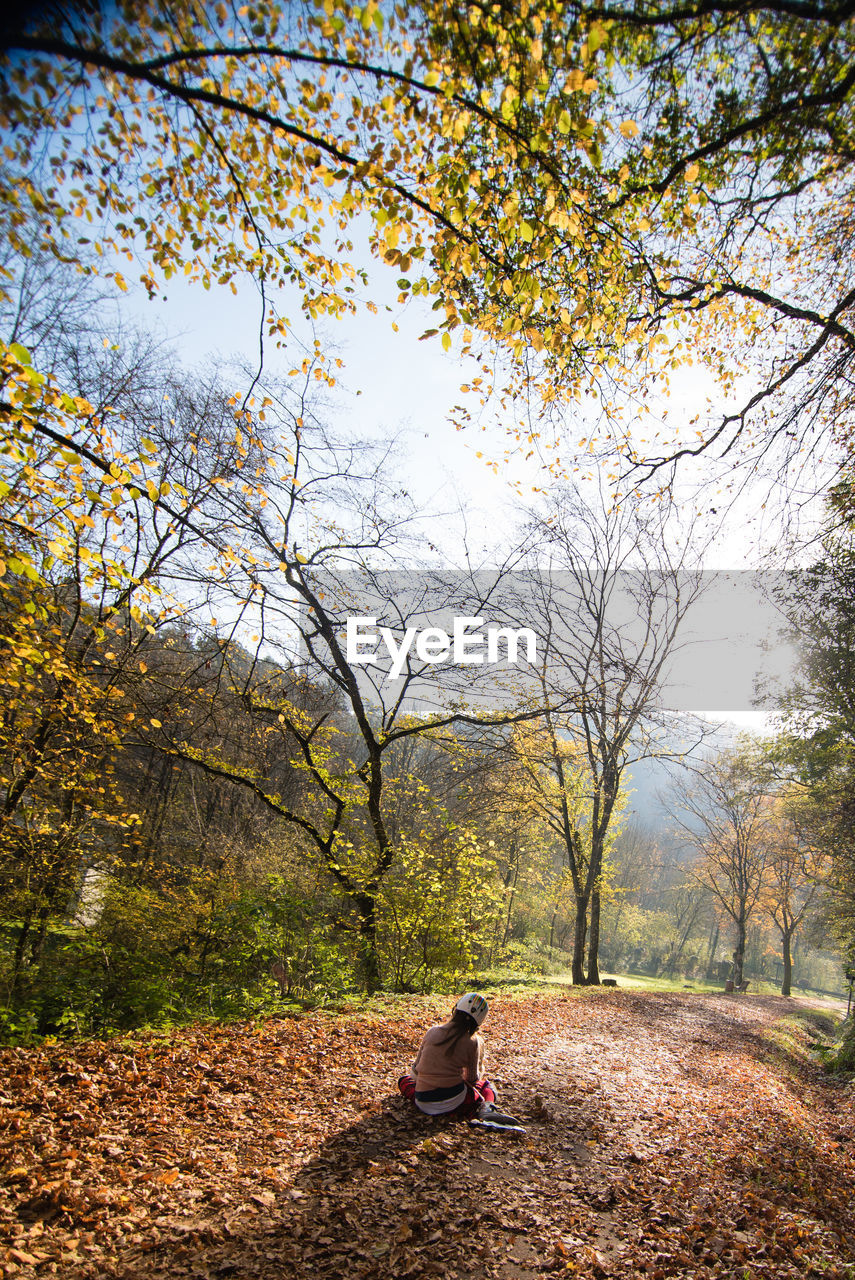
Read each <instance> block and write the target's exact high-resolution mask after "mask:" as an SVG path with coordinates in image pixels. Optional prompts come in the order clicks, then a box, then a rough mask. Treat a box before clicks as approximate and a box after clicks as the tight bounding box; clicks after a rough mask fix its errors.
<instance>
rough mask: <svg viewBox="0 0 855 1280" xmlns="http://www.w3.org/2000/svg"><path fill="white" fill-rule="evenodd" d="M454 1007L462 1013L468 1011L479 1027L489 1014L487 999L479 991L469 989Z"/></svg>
mask: <svg viewBox="0 0 855 1280" xmlns="http://www.w3.org/2000/svg"><path fill="white" fill-rule="evenodd" d="M454 1008H455V1009H459V1010H460V1012H461V1013H468V1014H469V1016H470V1018H474V1019H475V1021H476V1023H477V1024H478V1026H479V1027H480V1025H481V1023H482V1022H483V1021H484V1019H485V1018H486V1016H487V1001H486V1000H485V999H484V997H483V996H479V994H478V992H477V991H468V992H467V993H466V995H465V996H461V997H460V999H459V1000H458V1001H457V1004H456V1005H455V1006H454Z"/></svg>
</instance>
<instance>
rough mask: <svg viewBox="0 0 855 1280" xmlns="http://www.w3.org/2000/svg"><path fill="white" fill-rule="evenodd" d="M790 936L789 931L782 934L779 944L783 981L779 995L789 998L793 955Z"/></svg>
mask: <svg viewBox="0 0 855 1280" xmlns="http://www.w3.org/2000/svg"><path fill="white" fill-rule="evenodd" d="M790 938H791V934H790V933H789V931H785V932H782V934H781V942H782V944H783V948H784V979H783V982H782V983H781V995H782V996H791V995H792V994H793V990H792V987H793V953H792V948H791V947H790Z"/></svg>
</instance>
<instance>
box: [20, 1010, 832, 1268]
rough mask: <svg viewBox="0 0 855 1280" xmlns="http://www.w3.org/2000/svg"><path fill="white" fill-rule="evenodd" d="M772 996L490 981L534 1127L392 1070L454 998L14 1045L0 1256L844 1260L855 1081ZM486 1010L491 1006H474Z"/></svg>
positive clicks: (498, 1075)
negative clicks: (424, 1104) (568, 990)
mask: <svg viewBox="0 0 855 1280" xmlns="http://www.w3.org/2000/svg"><path fill="white" fill-rule="evenodd" d="M792 1011H793V1005H792V1003H790V1002H787V1001H784V1000H780V999H772V998H761V997H751V996H747V997H742V998H735V997H733V996H721V997H718V996H700V995H685V996H683V995H661V994H636V993H627V992H623V991H610V992H605V991H595V992H594V991H592V992H587V993H585V994H584V996H583V997H582V998H577V997H575V996H574V997H568V998H557V999H556V998H545V997H538V998H529V999H523V1000H517V999H510V998H507V999H502V998H501V997H497V998H496V1000H495V1001H494V1003H493V1007H492V1009H491V1013H490V1017H489V1019H488V1027H489V1037H488V1053H489V1066H490V1074H491V1076H492V1078H493V1079H495V1080H496V1081H497V1082H498V1086H499V1090H500V1100H501V1101H502V1103H503V1104H504V1105H505V1106H506V1107H507V1108H508V1109H509V1110H511V1111H513V1112H515V1113H516V1114H518V1115H520V1116H522V1117H524V1118H525V1119H526V1122H527V1124H528V1133H527V1135H526V1137H524V1138H521V1137H512V1136H510V1135H507V1134H496V1133H485V1132H479V1131H477V1130H473V1129H470V1128H468V1127H467V1126H465V1125H461V1124H455V1123H453V1122H450V1121H448V1120H439V1121H436V1120H430V1119H428V1118H426V1117H423V1116H420V1115H418V1114H417V1113H416V1112H415V1111H414V1110H412V1109H410V1107H409V1106H408V1104H406V1103H405V1102H404V1101H403V1099H401V1098H399V1097H398V1096H397V1095H396V1093H395V1081H396V1078H397V1075H398V1073H399V1070H402V1069H404V1068H405V1067H406V1065H407V1063H408V1062H409V1061H410V1060H411V1056H412V1051H413V1049H414V1048H415V1046H416V1044H417V1043H418V1040H419V1038H420V1035H421V1033H422V1032H423V1031H424V1029H425V1027H426V1026H428V1025H429V1024H430V1023H431V1022H433V1021H436V1020H437V1019H436V1016H435V1015H436V1014H439V1013H443V1014H444V1013H445V1012H446V1010H445V1005H444V1004H436V1003H434V1004H431V1003H430V1002H426V1001H413V1003H412V1007H411V1010H410V1016H409V1017H407V1018H404V1017H403V1016H402V1015H401V1014H400V1013H397V1014H396V1015H395V1016H394V1017H389V1018H380V1019H378V1018H368V1017H362V1018H356V1019H355V1018H347V1019H343V1018H339V1019H335V1018H332V1017H321V1016H317V1017H315V1016H312V1017H307V1018H304V1019H301V1020H291V1019H289V1020H286V1021H274V1022H269V1023H267V1024H265V1025H264V1026H261V1027H253V1028H246V1027H243V1028H236V1027H228V1028H201V1029H197V1030H194V1031H190V1032H181V1033H176V1034H175V1035H174V1036H173V1037H171V1039H169V1040H168V1041H164V1040H157V1041H148V1042H143V1043H141V1044H140V1043H138V1044H134V1045H132V1044H130V1043H128V1042H123V1041H116V1042H113V1043H109V1044H98V1043H88V1044H83V1045H79V1046H74V1047H67V1046H53V1047H49V1048H48V1047H46V1048H43V1049H38V1050H4V1051H2V1054H0V1072H2V1076H0V1084H2V1094H0V1142H2V1147H0V1160H2V1167H3V1169H4V1175H5V1176H4V1178H3V1183H4V1188H3V1191H2V1197H1V1198H0V1215H2V1218H0V1231H2V1237H3V1246H2V1251H0V1265H2V1266H3V1268H4V1270H5V1273H6V1274H7V1275H16V1276H23V1277H29V1276H34V1275H39V1276H42V1275H48V1274H54V1275H59V1276H64V1277H122V1278H123V1280H138V1278H142V1277H147V1278H148V1277H153V1278H154V1280H159V1278H160V1277H166V1276H170V1277H189V1276H198V1277H208V1276H216V1277H230V1276H234V1277H236V1278H238V1280H240V1278H241V1277H246V1280H254V1278H256V1277H259V1278H260V1277H264V1280H274V1278H275V1280H284V1278H288V1280H290V1278H291V1277H296V1278H298V1280H302V1278H303V1277H305V1278H306V1280H308V1277H313V1278H314V1277H330V1278H332V1277H335V1278H336V1280H339V1277H347V1278H348V1280H357V1278H359V1277H366V1278H367V1277H378V1278H379V1277H393V1276H394V1277H406V1276H413V1277H420V1276H442V1277H445V1280H456V1278H457V1277H461V1278H462V1277H467V1278H468V1277H484V1278H485V1280H486V1277H495V1278H496V1280H528V1278H530V1277H535V1276H539V1275H543V1274H544V1273H550V1272H552V1273H556V1274H560V1273H564V1274H569V1275H580V1276H591V1277H598V1276H608V1275H614V1276H622V1277H623V1276H627V1277H629V1276H636V1275H637V1276H648V1277H652V1278H654V1280H655V1278H657V1277H670V1276H713V1275H714V1276H734V1277H739V1278H740V1280H745V1278H746V1277H762V1276H769V1277H789V1276H805V1275H807V1276H814V1275H816V1276H820V1275H821V1276H824V1277H828V1278H831V1280H834V1278H837V1277H850V1278H851V1277H855V1209H853V1189H855V1115H853V1104H855V1090H853V1087H852V1085H846V1084H845V1083H841V1082H835V1081H833V1080H831V1079H829V1078H828V1077H826V1076H824V1075H823V1074H822V1072H821V1071H820V1070H819V1068H818V1067H816V1066H814V1065H812V1062H811V1059H810V1057H809V1055H808V1053H807V1047H808V1044H809V1040H810V1037H811V1035H812V1034H814V1033H812V1032H811V1030H810V1024H809V1023H807V1024H804V1023H803V1024H801V1030H799V1029H796V1030H793V1025H794V1024H793V1023H792V1022H782V1021H781V1019H783V1018H785V1017H786V1016H787V1015H790V1014H791V1013H792ZM485 1030H487V1027H485Z"/></svg>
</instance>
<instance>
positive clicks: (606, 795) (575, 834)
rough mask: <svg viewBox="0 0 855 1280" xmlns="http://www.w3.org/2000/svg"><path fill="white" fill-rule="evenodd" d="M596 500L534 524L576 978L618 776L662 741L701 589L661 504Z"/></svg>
mask: <svg viewBox="0 0 855 1280" xmlns="http://www.w3.org/2000/svg"><path fill="white" fill-rule="evenodd" d="M594 503H595V504H596V505H594V504H592V505H591V506H590V507H588V506H586V505H585V504H584V503H583V501H582V500H581V499H579V498H578V497H576V496H574V495H572V494H569V493H564V494H563V495H560V496H559V497H558V498H557V500H555V501H554V505H553V506H552V509H551V510H549V511H548V512H547V514H545V515H543V516H542V517H540V518H539V519H537V520H536V521H535V522H534V523H533V525H532V530H531V536H532V543H533V545H534V547H535V552H536V555H537V558H538V564H537V569H536V571H535V574H534V576H533V579H532V581H533V590H532V596H533V600H532V604H533V607H534V609H535V617H536V618H537V623H536V625H537V627H538V628H539V630H540V635H541V638H542V642H543V658H542V667H541V672H540V678H541V685H542V691H543V694H544V697H543V701H544V703H545V705H546V707H547V711H546V717H545V723H546V726H547V733H548V735H549V741H550V744H551V763H550V767H551V769H552V770H553V771H554V773H555V777H556V779H557V782H558V785H559V790H558V795H559V797H560V798H561V799H560V815H561V818H560V832H561V836H562V839H563V842H564V848H565V850H566V859H567V865H568V867H569V870H570V875H571V878H572V881H573V891H574V895H575V900H576V925H575V935H574V945H573V981H574V982H576V983H581V982H584V981H587V982H590V983H598V982H599V969H598V954H599V931H600V893H601V886H602V880H603V875H604V858H605V854H606V850H607V847H608V842H609V841H610V839H613V837H614V832H613V830H612V824H613V822H614V821H615V820H616V819H617V817H618V815H619V812H620V808H621V806H620V803H619V796H620V789H621V780H622V778H623V775H624V771H625V769H626V767H627V765H628V764H630V763H631V762H632V761H633V760H634V759H642V758H644V757H645V756H648V755H652V754H660V753H663V752H664V751H665V750H666V748H665V747H664V746H663V744H662V741H661V734H660V732H659V730H660V729H661V727H662V725H663V723H667V721H668V717H667V714H663V712H662V711H661V709H660V707H659V705H658V694H659V687H660V683H661V681H662V679H663V677H664V673H665V670H666V664H667V662H668V660H669V658H670V657H671V656H672V655H673V653H674V650H675V645H676V643H677V636H678V632H679V628H680V624H681V622H682V620H683V618H684V616H685V613H686V611H687V610H688V608H689V607H690V605H691V603H692V601H693V599H694V598H695V597H696V595H697V593H698V591H699V590H700V578H699V577H698V575H697V574H695V573H693V572H690V571H688V570H687V569H686V568H685V567H684V564H683V562H682V556H681V555H680V553H679V552H677V551H673V552H672V550H671V549H670V547H669V542H668V538H669V530H668V519H669V514H670V513H669V512H668V511H667V510H666V509H660V510H659V511H657V512H649V513H648V512H644V511H643V510H642V509H638V508H629V507H620V506H610V505H609V502H608V500H607V498H606V497H605V495H604V494H603V493H602V492H601V493H600V494H599V495H598V497H597V498H595V499H594ZM645 561H646V563H645ZM559 691H561V692H563V693H564V694H565V695H567V694H569V696H570V699H571V701H570V707H571V709H570V711H569V713H562V712H558V713H556V712H555V710H554V708H555V704H556V700H557V694H558V692H559ZM570 744H572V746H570ZM568 750H570V751H571V752H572V757H573V758H574V759H575V760H580V759H581V761H583V762H584V773H583V774H582V775H581V776H582V777H583V779H584V781H583V782H582V784H581V785H582V788H583V794H584V796H585V804H584V812H585V826H586V831H585V835H584V852H583V844H582V835H581V832H580V826H579V815H578V813H571V811H570V808H569V807H568V805H567V802H566V796H567V794H568V787H567V780H566V778H565V768H566V764H565V761H566V756H567V752H568ZM576 785H578V784H576ZM589 912H590V915H589ZM586 944H587V974H585V967H584V966H585V948H586Z"/></svg>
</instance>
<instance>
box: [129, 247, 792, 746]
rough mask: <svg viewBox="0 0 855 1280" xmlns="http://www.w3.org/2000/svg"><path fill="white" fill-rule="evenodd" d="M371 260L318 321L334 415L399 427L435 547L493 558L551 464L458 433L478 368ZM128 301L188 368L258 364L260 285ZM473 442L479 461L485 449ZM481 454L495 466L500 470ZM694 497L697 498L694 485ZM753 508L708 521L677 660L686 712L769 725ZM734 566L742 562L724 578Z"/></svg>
mask: <svg viewBox="0 0 855 1280" xmlns="http://www.w3.org/2000/svg"><path fill="white" fill-rule="evenodd" d="M371 269H372V293H371V296H372V298H374V299H376V300H377V302H378V303H379V310H378V313H377V314H372V313H371V312H370V311H368V310H366V309H365V308H360V310H359V312H358V314H357V315H356V316H354V317H347V318H345V319H344V320H338V321H336V320H328V321H326V322H325V325H324V327H323V329H321V330H320V331H319V336H321V337H322V340H323V344H324V348H325V349H326V350H330V349H333V350H335V353H336V354H337V355H338V356H339V357H340V358H341V359H342V360H343V361H344V363H345V368H344V370H343V371H342V372H341V374H340V381H339V385H338V387H337V388H336V391H335V393H334V395H333V402H332V408H331V414H332V416H333V418H334V419H337V421H336V422H335V425H337V426H339V427H344V428H345V429H346V430H347V431H348V432H349V433H352V434H354V435H356V436H358V437H359V438H362V439H366V440H372V439H374V440H376V439H380V438H384V437H388V436H390V435H395V436H398V438H399V444H398V450H397V464H398V467H399V470H400V475H401V479H402V480H403V482H404V483H405V485H406V486H407V488H408V489H409V491H410V493H411V495H412V497H413V500H414V503H415V506H416V508H417V509H418V510H419V511H422V512H433V513H434V521H433V526H434V527H435V528H436V529H437V531H438V533H437V542H438V544H439V546H440V549H442V547H443V537H444V538H445V548H446V551H447V554H448V557H449V561H450V562H454V560H455V557H459V554H460V548H461V544H462V541H463V540H465V541H466V544H467V547H468V550H469V552H470V554H471V555H472V557H473V559H474V560H475V561H476V562H477V561H482V562H489V561H490V556H491V553H492V552H493V551H494V550H495V549H498V550H499V551H500V550H501V548H502V547H503V546H507V545H509V540H510V539H511V538H512V536H513V533H514V529H515V526H516V524H517V522H518V520H519V508H520V503H521V502H522V503H523V504H526V503H534V502H536V501H537V497H536V494H535V492H534V490H535V489H536V488H537V487H539V486H542V485H543V483H544V472H543V471H542V469H541V467H540V465H539V463H538V461H537V459H533V460H531V461H529V462H527V463H526V462H525V461H523V460H522V459H520V458H519V457H513V458H511V459H510V460H508V461H506V460H504V459H503V453H504V450H505V448H506V447H507V446H506V441H505V439H504V436H503V433H502V432H501V430H500V428H498V427H494V428H493V430H492V431H491V432H489V433H482V432H481V431H479V430H478V429H477V428H469V429H467V430H466V431H463V432H461V431H458V430H456V429H455V427H454V426H453V425H452V423H451V422H450V420H449V411H450V409H451V407H452V406H453V405H454V404H457V403H460V402H461V401H462V400H464V399H465V397H464V396H462V395H461V384H462V383H463V382H464V381H465V380H466V379H467V377H471V366H470V365H469V364H467V363H466V362H464V361H462V360H461V359H460V358H459V357H458V356H457V355H456V354H455V353H454V352H453V351H452V352H448V353H447V352H445V351H443V350H442V348H441V346H440V344H439V342H438V341H437V340H426V341H420V340H419V339H420V335H421V334H422V333H423V332H424V330H425V329H426V328H428V327H432V316H431V313H430V311H429V309H428V308H427V306H426V305H425V304H423V303H421V302H419V301H418V300H414V301H411V302H410V303H409V304H408V306H407V308H405V309H404V308H401V307H400V306H399V305H398V304H397V301H396V292H397V291H396V290H395V288H394V280H393V277H392V275H391V273H389V272H388V270H386V269H385V268H383V267H382V266H380V264H371ZM375 285H376V287H374V286H375ZM384 295H385V296H384ZM278 302H279V306H280V309H281V310H284V311H285V312H286V314H289V315H291V317H292V318H296V317H297V311H298V308H297V303H296V299H295V300H294V306H293V307H292V308H291V309H290V311H289V309H288V307H287V306H283V305H282V300H278ZM387 308H388V309H387ZM131 310H132V312H133V314H134V316H135V318H136V319H137V320H138V321H139V322H140V324H141V325H143V326H145V327H148V328H150V327H152V326H154V327H155V328H156V329H158V330H160V331H161V332H162V333H163V334H164V335H166V336H168V337H169V338H170V339H171V340H172V341H174V344H175V346H176V349H177V350H178V352H179V353H180V356H181V358H182V361H183V362H184V363H185V364H186V365H187V366H190V367H192V366H193V365H195V364H202V363H207V362H210V361H213V362H214V363H219V362H220V361H222V362H223V363H226V362H228V361H230V360H231V359H233V358H234V357H235V356H237V357H242V358H244V359H246V360H247V361H249V362H250V363H251V364H253V365H254V362H255V361H257V352H258V320H259V301H258V296H257V294H256V293H255V291H254V290H252V289H249V288H245V289H243V290H241V291H240V292H239V293H238V294H237V296H235V295H232V293H231V292H230V291H229V290H226V289H221V290H219V291H218V293H216V294H214V293H206V292H205V291H204V290H202V289H201V287H200V286H193V285H192V284H189V283H186V282H184V281H175V280H173V281H172V282H170V284H169V286H168V288H167V290H166V296H165V298H161V299H157V300H154V301H149V300H148V299H147V298H146V297H145V296H143V295H142V294H141V293H139V294H137V295H134V296H132V299H131ZM393 322H394V324H395V325H396V326H397V331H395V329H394V328H393ZM300 354H301V353H300ZM296 362H297V356H296V355H295V353H294V351H293V350H289V349H288V347H287V346H286V348H285V350H277V349H276V348H275V346H273V344H272V343H269V344H268V346H267V349H266V353H265V364H266V367H267V369H268V370H273V369H277V368H278V369H281V370H283V371H285V370H287V368H288V367H290V366H292V365H293V364H294V363H296ZM714 397H715V388H714V386H713V384H712V382H711V380H710V379H709V378H708V377H707V376H706V375H705V374H704V371H703V370H700V369H698V368H687V369H685V370H684V371H681V373H680V374H678V375H677V377H676V378H675V379H674V382H673V387H672V394H671V400H670V403H669V414H670V415H671V416H672V417H679V416H681V415H682V416H684V417H691V416H693V415H694V414H695V413H696V412H698V410H699V409H700V408H702V407H703V406H704V405H705V404H706V402H707V401H708V400H709V399H712V400H713V402H714ZM479 452H482V453H483V454H484V455H485V456H484V458H479V457H478V456H477V454H478V453H479ZM486 459H491V460H495V461H496V462H497V464H498V465H497V467H496V468H495V470H494V469H493V468H491V467H489V466H488V465H487V464H486ZM686 498H687V501H689V502H691V501H692V497H691V495H690V491H689V489H688V487H687V488H686ZM715 500H716V499H713V501H715ZM706 505H707V507H708V506H709V505H710V499H709V497H707V499H706ZM723 505H726V504H723ZM757 507H759V503H758V504H756V507H755V505H753V504H752V494H751V491H750V490H749V491H748V492H747V493H746V494H745V495H744V497H743V499H742V500H741V502H740V503H738V504H737V505H736V506H735V507H734V508H732V509H731V510H730V511H729V512H728V513H727V515H726V517H725V519H724V520H723V521H722V522H720V523H718V524H717V525H716V524H715V523H712V524H710V523H708V524H707V526H706V529H705V532H704V535H703V537H704V540H705V546H704V550H703V553H702V559H703V566H704V568H706V569H708V570H716V571H719V575H718V578H717V582H716V587H715V590H714V591H713V592H712V601H713V602H714V603H711V604H710V605H709V606H703V607H700V608H699V609H698V610H697V613H696V615H695V620H694V621H692V619H690V620H689V623H688V628H689V629H688V631H687V632H686V637H685V638H686V645H685V648H684V650H683V652H682V653H681V655H679V657H678V659H677V660H676V663H675V669H676V671H675V676H674V687H677V686H680V685H682V686H683V688H684V691H685V689H689V688H693V686H697V697H698V699H699V700H700V703H697V704H694V705H692V708H691V709H692V710H695V711H699V712H706V713H709V714H710V715H711V716H713V717H715V718H716V719H719V718H720V719H722V720H727V721H728V722H730V723H733V724H736V725H738V727H739V728H742V729H746V730H751V731H756V732H764V731H766V730H768V728H769V727H770V726H769V721H768V719H767V717H766V715H765V714H764V713H763V712H762V711H759V710H757V709H756V708H752V706H751V700H752V696H753V687H754V683H755V681H756V679H757V678H758V677H764V678H767V679H768V678H773V679H774V678H778V679H782V680H783V681H784V682H786V679H787V675H788V672H789V671H791V670H792V667H793V664H794V654H793V652H792V651H791V650H789V649H787V648H786V647H782V646H781V644H780V641H779V638H778V635H777V631H778V628H779V625H780V620H779V619H778V618H777V617H776V616H774V611H773V610H772V611H770V608H769V606H768V602H764V601H763V598H762V597H763V591H762V579H757V580H756V581H755V580H752V583H751V585H749V584H748V581H747V580H748V578H749V576H750V575H748V574H746V573H745V572H744V571H745V570H747V569H749V568H753V567H757V566H759V565H760V564H762V562H763V545H764V544H763V536H764V530H763V529H762V528H760V527H759V526H760V524H761V519H762V517H761V515H760V514H758V510H757ZM765 535H766V538H767V545H768V542H769V539H770V538H771V543H772V544H774V542H775V541H776V540H777V534H776V531H775V528H774V525H772V526H771V527H770V528H768V529H766V530H765ZM458 563H459V560H458ZM726 571H737V572H736V573H735V574H734V575H733V576H732V578H728V577H726V576H725V574H726ZM740 578H741V579H742V580H741V581H740ZM728 584H730V585H728ZM737 584H738V585H737Z"/></svg>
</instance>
